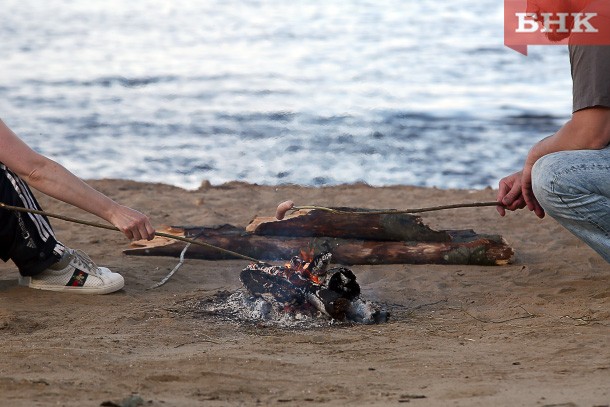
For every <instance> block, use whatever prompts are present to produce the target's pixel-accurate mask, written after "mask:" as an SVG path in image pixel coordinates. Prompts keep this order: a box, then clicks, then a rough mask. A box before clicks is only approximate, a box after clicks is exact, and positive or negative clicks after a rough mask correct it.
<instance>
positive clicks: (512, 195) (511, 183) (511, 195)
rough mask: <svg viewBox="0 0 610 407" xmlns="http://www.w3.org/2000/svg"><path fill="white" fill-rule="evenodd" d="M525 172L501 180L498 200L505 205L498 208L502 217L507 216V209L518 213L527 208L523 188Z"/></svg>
mask: <svg viewBox="0 0 610 407" xmlns="http://www.w3.org/2000/svg"><path fill="white" fill-rule="evenodd" d="M522 179H523V172H522V171H519V172H516V173H514V174H512V175H509V176H508V177H505V178H502V179H501V180H500V186H499V189H498V195H497V197H496V200H497V201H498V202H499V203H501V204H502V205H504V207H502V206H498V207H496V210H497V211H498V213H499V214H500V216H504V215H506V209H508V210H509V211H516V210H517V209H523V208H525V205H526V204H525V199H524V197H523V192H522V188H521V182H522Z"/></svg>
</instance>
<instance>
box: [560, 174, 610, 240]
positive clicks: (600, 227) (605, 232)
mask: <svg viewBox="0 0 610 407" xmlns="http://www.w3.org/2000/svg"><path fill="white" fill-rule="evenodd" d="M586 165H587V164H581V165H580V166H579V168H576V167H574V166H573V167H572V168H571V169H570V170H568V169H566V170H563V171H561V172H560V173H558V174H555V176H554V177H553V181H551V192H553V194H555V196H557V198H559V200H560V201H561V203H563V204H564V205H565V206H566V207H567V208H568V209H570V210H571V211H573V212H575V213H576V214H578V216H580V217H581V218H582V219H585V220H586V221H587V222H589V223H590V224H591V225H593V226H595V227H596V228H597V229H599V231H600V232H602V233H603V234H604V235H605V237H607V238H610V231H607V230H606V229H604V228H603V227H602V226H601V225H600V224H599V223H597V222H595V220H594V219H592V218H591V217H589V216H585V215H583V214H582V213H581V212H580V211H578V209H576V208H573V207H572V206H570V204H568V203H567V202H566V201H564V200H563V198H562V197H561V195H560V194H558V193H557V192H556V191H555V185H556V184H557V180H558V179H559V177H560V176H561V175H564V174H567V173H570V172H574V171H575V170H577V169H585V168H587V167H586ZM593 167H601V168H606V169H610V166H604V165H600V164H597V165H593V166H591V167H590V168H593ZM589 195H590V194H589Z"/></svg>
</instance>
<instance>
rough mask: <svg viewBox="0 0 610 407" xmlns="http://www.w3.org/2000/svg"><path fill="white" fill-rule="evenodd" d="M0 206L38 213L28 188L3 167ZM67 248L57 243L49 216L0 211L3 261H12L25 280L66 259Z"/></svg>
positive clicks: (0, 241) (0, 182)
mask: <svg viewBox="0 0 610 407" xmlns="http://www.w3.org/2000/svg"><path fill="white" fill-rule="evenodd" d="M0 202H2V203H5V204H7V205H12V206H20V207H24V208H29V209H38V210H40V206H39V205H38V202H36V199H35V198H34V195H33V194H32V191H31V190H30V188H29V187H28V186H27V184H26V183H25V182H24V181H23V180H22V179H20V178H19V177H18V176H17V175H15V174H14V173H13V172H11V171H10V170H9V169H8V168H6V166H4V164H2V163H0ZM64 250H65V247H64V246H63V245H62V244H61V243H60V242H58V241H57V239H56V238H55V234H54V233H53V229H52V228H51V224H50V223H49V220H48V219H47V217H46V216H42V215H34V214H30V213H22V212H13V211H9V210H6V209H2V208H0V258H1V259H2V260H4V261H8V260H9V259H11V260H13V262H14V263H15V264H16V265H17V268H19V272H20V273H21V275H23V276H33V275H36V274H38V273H40V272H41V271H43V270H44V269H46V268H47V267H49V266H50V265H51V264H53V263H56V262H57V261H58V260H59V259H60V258H61V256H62V254H63V252H64Z"/></svg>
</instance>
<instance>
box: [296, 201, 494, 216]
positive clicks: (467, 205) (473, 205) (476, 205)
mask: <svg viewBox="0 0 610 407" xmlns="http://www.w3.org/2000/svg"><path fill="white" fill-rule="evenodd" d="M485 206H500V207H504V205H502V204H501V203H499V202H495V201H491V202H473V203H462V204H452V205H441V206H431V207H428V208H417V209H389V210H376V209H371V210H368V209H367V210H363V211H345V210H341V209H334V208H328V207H325V206H314V205H309V206H293V207H292V209H291V210H293V211H298V210H301V209H318V210H321V211H326V212H332V213H336V214H342V215H350V214H357V215H362V214H378V215H388V214H393V213H422V212H434V211H443V210H446V209H458V208H479V207H485Z"/></svg>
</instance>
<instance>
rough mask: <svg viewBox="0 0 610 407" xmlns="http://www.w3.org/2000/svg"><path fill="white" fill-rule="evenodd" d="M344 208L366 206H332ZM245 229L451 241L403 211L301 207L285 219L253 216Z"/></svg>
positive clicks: (301, 234)
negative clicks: (332, 210) (330, 210)
mask: <svg viewBox="0 0 610 407" xmlns="http://www.w3.org/2000/svg"><path fill="white" fill-rule="evenodd" d="M333 209H340V210H341V211H347V212H364V211H367V210H366V209H356V208H333ZM246 232H248V233H254V234H256V235H262V236H290V237H338V238H343V239H361V240H379V241H397V242H400V241H412V242H450V241H451V236H450V235H449V234H448V233H447V232H445V231H436V230H433V229H431V228H430V227H428V226H426V225H424V224H423V222H422V219H421V217H419V216H416V215H409V214H405V213H395V214H378V213H366V214H364V213H350V214H345V213H341V214H337V213H333V212H328V211H324V210H318V209H313V210H304V211H298V212H296V213H294V214H292V215H289V216H287V217H286V218H285V219H284V220H281V221H280V220H277V219H276V218H267V217H256V218H254V219H253V220H252V221H251V222H250V224H249V225H248V226H247V227H246Z"/></svg>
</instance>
